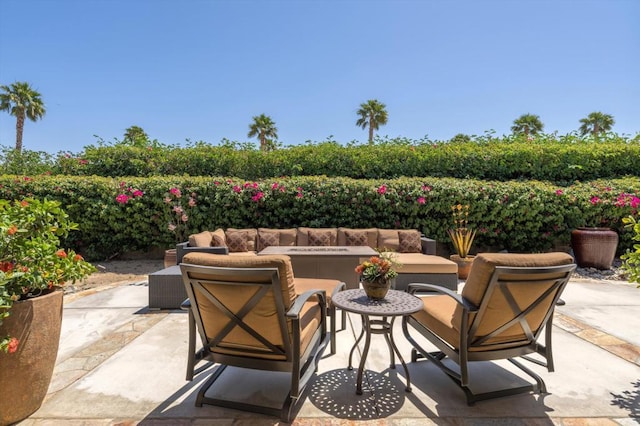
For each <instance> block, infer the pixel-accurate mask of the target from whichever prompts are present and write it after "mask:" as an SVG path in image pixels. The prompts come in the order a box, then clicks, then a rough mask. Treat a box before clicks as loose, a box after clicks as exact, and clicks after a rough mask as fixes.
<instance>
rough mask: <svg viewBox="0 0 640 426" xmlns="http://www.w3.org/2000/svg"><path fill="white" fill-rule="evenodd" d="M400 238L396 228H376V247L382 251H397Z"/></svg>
mask: <svg viewBox="0 0 640 426" xmlns="http://www.w3.org/2000/svg"><path fill="white" fill-rule="evenodd" d="M399 245H400V238H399V237H398V230H397V229H378V242H377V244H376V247H377V248H378V249H379V250H384V251H398V246H399Z"/></svg>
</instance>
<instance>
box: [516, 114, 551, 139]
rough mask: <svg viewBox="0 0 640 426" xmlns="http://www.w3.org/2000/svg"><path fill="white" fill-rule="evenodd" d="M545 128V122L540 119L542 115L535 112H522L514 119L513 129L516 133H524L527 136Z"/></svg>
mask: <svg viewBox="0 0 640 426" xmlns="http://www.w3.org/2000/svg"><path fill="white" fill-rule="evenodd" d="M543 128H544V124H542V121H540V116H538V115H535V114H522V115H521V116H520V117H518V118H516V119H515V120H513V126H511V131H512V132H513V133H516V134H524V135H526V136H529V135H535V134H537V133H540V132H541V131H542V129H543Z"/></svg>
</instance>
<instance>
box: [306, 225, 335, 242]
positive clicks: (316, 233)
mask: <svg viewBox="0 0 640 426" xmlns="http://www.w3.org/2000/svg"><path fill="white" fill-rule="evenodd" d="M331 235H332V232H331V231H328V230H324V231H322V230H317V229H313V230H309V233H308V239H309V246H330V245H331Z"/></svg>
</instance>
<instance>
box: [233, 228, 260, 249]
mask: <svg viewBox="0 0 640 426" xmlns="http://www.w3.org/2000/svg"><path fill="white" fill-rule="evenodd" d="M234 231H245V232H246V235H247V250H249V251H255V250H256V240H257V239H258V238H257V237H258V230H257V229H255V228H244V229H237V228H228V229H227V232H234ZM225 235H226V233H225ZM227 245H228V244H227Z"/></svg>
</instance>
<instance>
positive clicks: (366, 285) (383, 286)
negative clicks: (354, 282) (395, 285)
mask: <svg viewBox="0 0 640 426" xmlns="http://www.w3.org/2000/svg"><path fill="white" fill-rule="evenodd" d="M392 281H395V280H385V279H379V280H375V281H365V280H363V279H361V280H360V282H361V283H362V288H363V289H364V292H365V293H366V294H367V297H369V298H370V299H378V300H379V299H384V297H385V296H386V295H387V292H388V291H389V289H390V288H391V284H392Z"/></svg>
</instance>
